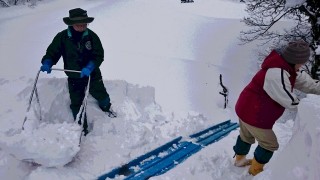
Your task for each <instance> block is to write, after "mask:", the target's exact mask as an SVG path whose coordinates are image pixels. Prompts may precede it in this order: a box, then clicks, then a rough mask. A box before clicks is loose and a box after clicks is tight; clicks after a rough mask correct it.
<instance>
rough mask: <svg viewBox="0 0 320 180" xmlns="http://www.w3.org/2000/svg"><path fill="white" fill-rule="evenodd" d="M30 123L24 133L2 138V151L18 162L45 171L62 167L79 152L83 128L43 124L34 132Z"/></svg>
mask: <svg viewBox="0 0 320 180" xmlns="http://www.w3.org/2000/svg"><path fill="white" fill-rule="evenodd" d="M29 122H30V123H32V120H29V121H27V124H26V125H27V126H26V127H28V128H26V129H25V130H22V131H21V133H18V134H15V135H6V134H0V147H1V149H3V150H4V151H6V152H7V153H9V154H11V155H13V156H14V157H16V158H17V159H19V160H23V161H30V162H34V163H37V164H41V165H42V166H45V167H54V166H63V165H65V164H67V163H69V162H70V161H72V159H73V157H74V156H75V155H76V154H77V153H78V152H79V150H80V147H79V140H80V135H81V131H82V129H81V127H80V126H79V125H78V124H76V123H67V122H64V123H62V124H47V123H41V124H39V127H37V128H35V129H32V128H30V125H29V126H28V124H30V123H29Z"/></svg>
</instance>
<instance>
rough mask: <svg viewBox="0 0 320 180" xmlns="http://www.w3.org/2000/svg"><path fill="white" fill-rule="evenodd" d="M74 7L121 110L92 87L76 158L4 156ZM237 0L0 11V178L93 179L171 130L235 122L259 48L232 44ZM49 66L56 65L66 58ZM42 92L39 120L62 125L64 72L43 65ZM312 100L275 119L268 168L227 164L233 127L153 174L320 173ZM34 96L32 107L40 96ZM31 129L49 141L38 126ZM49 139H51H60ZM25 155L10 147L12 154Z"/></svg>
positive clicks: (49, 4)
mask: <svg viewBox="0 0 320 180" xmlns="http://www.w3.org/2000/svg"><path fill="white" fill-rule="evenodd" d="M74 4H77V6H75V5H74ZM74 7H81V8H84V9H86V10H88V15H89V16H93V17H95V21H94V22H93V23H92V24H90V26H89V28H91V29H92V30H94V31H95V32H96V33H97V34H98V35H99V36H100V38H101V41H102V43H103V46H104V49H105V54H106V56H105V62H104V63H103V64H102V65H101V71H102V74H103V77H104V82H105V86H106V88H107V90H108V92H109V93H110V95H111V99H112V103H113V104H114V109H115V110H116V111H117V112H118V114H119V117H118V118H114V119H110V118H109V117H107V116H106V115H105V114H103V113H102V112H101V111H100V110H99V108H98V106H97V105H96V102H95V100H94V99H93V98H92V97H91V96H89V99H88V110H87V111H88V120H89V121H90V128H91V130H92V131H91V133H90V134H89V135H88V136H87V137H85V138H83V139H82V142H81V148H80V149H79V152H77V151H78V150H77V149H74V152H77V155H76V156H75V158H74V159H73V160H72V162H70V163H68V164H67V165H65V166H63V167H55V168H52V167H51V168H48V167H45V166H37V165H35V164H32V163H28V162H23V161H19V160H17V158H18V157H13V156H11V155H9V154H10V153H9V152H8V151H7V150H6V145H10V143H12V142H15V141H14V140H11V139H10V138H12V137H15V136H16V135H15V133H17V132H19V130H20V129H21V126H22V121H23V119H24V117H25V115H26V114H25V112H26V108H27V102H28V98H29V96H30V93H31V90H32V85H33V82H34V78H35V75H36V72H37V71H38V69H39V67H40V59H41V58H42V56H43V54H44V52H45V50H46V48H47V46H48V44H49V43H50V42H51V40H52V38H53V36H54V35H55V34H56V33H57V32H59V31H61V30H63V29H64V28H66V26H65V25H64V23H63V21H62V18H63V17H65V16H68V10H69V9H71V8H74ZM243 9H244V7H243V5H242V4H239V3H235V2H231V1H220V0H210V1H209V0H197V1H195V2H194V3H192V4H181V3H180V1H172V0H162V1H155V0H152V1H150V0H134V1H128V0H127V1H125V0H118V1H116V0H110V1H103V0H95V1H85V0H69V1H63V0H52V1H49V0H48V1H43V2H42V3H41V4H39V5H38V6H37V7H35V8H27V7H12V8H10V9H0V31H1V33H0V59H1V61H0V66H1V67H2V68H1V71H0V94H1V98H2V103H1V106H0V127H1V128H0V137H1V142H6V143H5V144H6V145H3V144H2V145H1V142H0V145H1V146H0V148H1V150H0V177H1V178H0V179H30V180H31V179H32V180H33V179H34V180H36V179H52V180H53V179H68V180H69V179H75V180H76V179H94V178H96V177H98V176H99V175H101V174H102V173H105V172H108V171H110V170H112V169H113V168H114V167H117V166H119V165H121V164H124V163H126V162H128V161H130V160H132V159H133V158H135V157H137V156H140V155H142V154H144V153H146V152H148V151H150V150H152V149H154V148H156V147H158V146H160V145H162V144H164V143H165V142H168V141H170V140H172V139H173V138H175V137H178V136H188V135H190V134H192V133H194V132H197V131H199V130H202V129H204V128H206V127H209V126H211V125H213V124H217V123H220V122H222V121H225V120H227V119H231V120H232V121H237V117H236V115H235V113H234V103H235V101H236V99H237V97H238V95H239V93H240V91H241V90H242V88H243V87H244V86H245V85H246V83H248V82H249V80H250V79H251V77H252V75H253V74H254V73H255V72H256V70H257V68H258V65H257V63H256V62H257V61H256V54H255V52H254V51H255V50H256V45H255V44H248V45H241V46H239V45H238V43H239V42H238V39H237V37H238V35H239V32H240V30H243V29H245V28H246V27H245V26H244V25H243V24H241V23H240V18H241V17H243V15H244V14H245V13H244V11H243ZM279 28H281V26H280V27H279ZM260 48H262V49H263V48H265V47H260ZM56 67H58V68H61V67H62V61H61V62H60V63H59V64H58V65H57V66H56ZM219 74H222V75H223V81H224V84H225V85H226V86H227V87H228V89H229V105H228V108H227V109H223V103H224V98H223V96H221V95H219V91H221V90H222V88H221V86H220V85H219ZM38 92H39V98H40V104H41V108H42V119H43V120H42V121H43V123H46V124H48V126H54V125H56V126H60V125H61V126H60V127H63V126H64V125H62V123H63V122H65V123H72V118H71V113H70V111H69V107H68V105H69V101H70V100H69V97H68V90H67V86H66V77H65V75H64V74H63V73H62V72H53V73H52V74H50V75H47V74H44V73H41V74H40V79H39V82H38ZM318 102H319V97H318V96H308V97H307V98H305V99H304V100H303V103H301V105H299V111H298V114H297V117H296V116H295V112H286V113H285V115H284V116H283V117H282V119H280V121H279V123H277V124H276V125H275V127H274V130H275V132H276V134H277V136H278V140H279V144H280V149H279V151H277V152H276V153H275V154H274V157H273V158H272V160H271V161H270V163H269V164H267V165H266V167H265V172H264V173H261V174H260V175H259V176H257V177H255V178H253V177H252V176H250V175H247V173H246V172H247V168H236V167H234V166H233V165H232V156H233V150H232V146H233V145H234V143H235V140H236V137H237V135H238V132H237V131H233V132H232V133H230V134H229V136H227V137H225V138H224V139H222V140H220V141H219V142H217V143H214V144H212V145H210V146H208V147H206V148H204V149H203V150H201V151H200V152H198V153H197V154H195V155H193V156H192V157H190V158H189V159H187V160H186V161H185V162H184V163H182V164H180V165H178V166H177V167H176V168H174V169H172V170H171V171H169V172H167V173H166V174H163V175H161V176H158V177H153V178H151V179H177V180H178V179H179V180H180V179H230V180H232V179H234V180H237V179H283V178H284V177H285V178H289V179H319V177H320V175H319V172H320V169H319V168H318V167H319V164H320V154H319V147H320V144H319V136H320V135H319V134H320V133H319V132H320V131H319V123H318V122H319V113H318V111H317V109H318V108H319V103H318ZM33 104H34V105H37V103H36V101H34V102H33ZM295 117H296V118H295ZM57 128H59V127H57ZM34 131H35V132H42V133H44V134H43V136H46V138H49V139H54V138H56V135H52V134H51V135H49V133H47V132H44V130H43V129H41V128H39V129H35V130H34ZM291 137H292V138H291ZM28 138H29V139H27V138H26V139H20V140H19V141H18V140H16V141H17V142H19V143H18V144H16V145H17V147H18V146H19V148H23V147H25V148H30V147H31V146H28V143H29V142H34V143H35V146H34V147H41V145H42V146H43V144H39V141H37V140H41V137H39V135H38V136H37V135H36V134H33V135H30V137H28ZM32 140H33V141H32ZM46 143H48V144H47V147H50V146H52V147H55V146H59V145H61V144H59V142H57V141H55V142H48V141H47V142H46ZM60 143H61V142H60ZM254 147H255V145H254V146H253V147H252V149H251V151H250V155H249V157H252V156H253V150H254ZM55 148H56V147H55ZM39 149H40V148H39ZM15 150H16V151H17V148H15ZM31 150H35V148H34V149H31ZM293 150H295V151H293ZM26 152H28V151H23V150H21V151H19V150H18V152H16V154H19V155H21V156H22V155H25V154H26ZM49 152H50V153H54V152H55V153H56V154H59V153H57V152H56V151H53V150H52V149H51V150H47V151H46V152H43V154H42V155H43V157H46V158H50V157H52V156H51V155H50V153H49ZM39 153H40V152H39ZM40 159H41V158H40ZM42 159H44V158H42ZM49 161H50V160H47V162H49ZM60 162H61V161H60ZM44 164H45V163H44ZM47 164H48V163H47Z"/></svg>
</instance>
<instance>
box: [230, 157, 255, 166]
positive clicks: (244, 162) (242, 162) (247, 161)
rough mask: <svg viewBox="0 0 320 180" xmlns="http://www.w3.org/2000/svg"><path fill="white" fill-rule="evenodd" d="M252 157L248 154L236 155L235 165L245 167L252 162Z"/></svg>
mask: <svg viewBox="0 0 320 180" xmlns="http://www.w3.org/2000/svg"><path fill="white" fill-rule="evenodd" d="M251 161H252V159H247V158H246V155H236V159H235V161H234V165H235V166H237V167H244V166H248V165H250V164H251Z"/></svg>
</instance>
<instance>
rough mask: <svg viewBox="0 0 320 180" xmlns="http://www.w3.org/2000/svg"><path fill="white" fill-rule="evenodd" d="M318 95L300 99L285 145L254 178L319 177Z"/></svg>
mask: <svg viewBox="0 0 320 180" xmlns="http://www.w3.org/2000/svg"><path fill="white" fill-rule="evenodd" d="M319 108H320V96H317V95H307V97H306V98H304V99H302V100H301V102H300V104H299V107H298V114H297V116H296V119H295V124H294V127H293V136H292V138H291V140H290V141H289V142H288V144H287V146H286V147H285V148H284V149H283V151H281V152H279V154H277V155H276V154H275V157H273V159H274V161H270V165H268V166H269V168H268V169H266V171H265V172H263V173H261V175H259V176H257V179H291V180H300V179H318V178H319V177H320V167H319V164H320V123H319V119H320V112H319Z"/></svg>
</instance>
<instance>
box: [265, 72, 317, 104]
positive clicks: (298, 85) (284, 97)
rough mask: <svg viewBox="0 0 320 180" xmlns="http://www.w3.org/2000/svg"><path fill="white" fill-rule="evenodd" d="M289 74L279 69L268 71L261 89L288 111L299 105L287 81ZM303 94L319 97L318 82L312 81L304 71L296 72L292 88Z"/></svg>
mask: <svg viewBox="0 0 320 180" xmlns="http://www.w3.org/2000/svg"><path fill="white" fill-rule="evenodd" d="M289 77H290V74H289V73H288V72H287V71H285V70H283V69H280V68H270V69H268V71H267V73H266V76H265V81H264V85H263V89H264V90H265V91H266V93H267V94H268V95H269V96H270V97H271V98H272V99H273V100H275V101H276V102H278V103H279V104H280V105H281V106H283V107H285V108H288V109H295V108H297V105H298V104H299V99H298V98H297V96H296V95H295V94H294V93H293V91H292V86H291V83H290V80H289ZM293 88H295V89H297V90H300V91H302V92H304V93H310V94H318V95H320V82H319V80H314V79H312V78H311V77H310V75H309V74H307V73H306V72H305V71H299V72H297V77H296V81H295V84H294V87H293Z"/></svg>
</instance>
